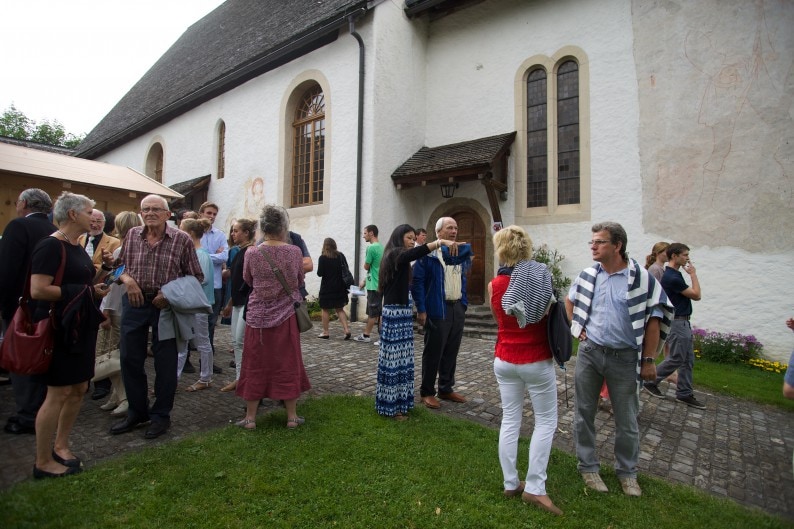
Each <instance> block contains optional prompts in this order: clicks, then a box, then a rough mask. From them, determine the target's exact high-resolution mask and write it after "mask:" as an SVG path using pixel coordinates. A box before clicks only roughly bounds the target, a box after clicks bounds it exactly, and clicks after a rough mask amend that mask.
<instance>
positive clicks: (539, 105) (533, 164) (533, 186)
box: [527, 69, 548, 208]
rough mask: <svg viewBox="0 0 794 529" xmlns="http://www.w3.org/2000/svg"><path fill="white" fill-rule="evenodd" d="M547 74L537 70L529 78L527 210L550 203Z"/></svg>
mask: <svg viewBox="0 0 794 529" xmlns="http://www.w3.org/2000/svg"><path fill="white" fill-rule="evenodd" d="M546 86H547V83H546V71H545V70H543V69H536V70H533V71H531V72H530V73H529V76H528V77H527V207H528V208H537V207H542V206H545V205H546V204H547V191H548V182H547V179H548V163H547V155H548V153H547V149H548V137H547V128H548V125H547V119H548V116H547V112H546V110H547V102H546V95H547V94H546Z"/></svg>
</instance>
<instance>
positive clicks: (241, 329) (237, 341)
mask: <svg viewBox="0 0 794 529" xmlns="http://www.w3.org/2000/svg"><path fill="white" fill-rule="evenodd" d="M244 312H245V305H240V306H233V307H232V345H233V347H234V366H235V369H236V370H237V375H236V376H235V380H240V368H242V367H243V337H244V336H245V320H244V319H243V313H244Z"/></svg>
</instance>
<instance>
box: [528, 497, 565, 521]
mask: <svg viewBox="0 0 794 529" xmlns="http://www.w3.org/2000/svg"><path fill="white" fill-rule="evenodd" d="M521 499H522V500H523V501H524V503H529V504H531V505H534V506H535V507H539V508H541V509H543V510H544V511H546V512H550V513H551V514H554V515H556V516H562V511H561V510H560V509H559V508H557V506H556V505H554V503H552V501H551V498H549V497H548V496H546V495H545V494H544V495H543V496H537V495H535V494H530V493H529V492H525V493H523V494H522V495H521Z"/></svg>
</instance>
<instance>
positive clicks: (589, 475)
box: [582, 472, 609, 492]
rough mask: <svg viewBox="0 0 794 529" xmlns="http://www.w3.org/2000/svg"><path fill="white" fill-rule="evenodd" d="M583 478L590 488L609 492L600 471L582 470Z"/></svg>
mask: <svg viewBox="0 0 794 529" xmlns="http://www.w3.org/2000/svg"><path fill="white" fill-rule="evenodd" d="M582 479H583V480H584V484H585V485H587V488H588V489H593V490H595V491H597V492H609V489H608V488H607V486H606V484H605V483H604V480H603V479H601V476H599V475H598V472H582Z"/></svg>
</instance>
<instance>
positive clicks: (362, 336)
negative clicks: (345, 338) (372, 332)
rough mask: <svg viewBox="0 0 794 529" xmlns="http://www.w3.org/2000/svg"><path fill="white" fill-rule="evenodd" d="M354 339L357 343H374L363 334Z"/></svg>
mask: <svg viewBox="0 0 794 529" xmlns="http://www.w3.org/2000/svg"><path fill="white" fill-rule="evenodd" d="M353 339H354V340H355V341H357V342H364V343H370V342H371V341H372V340H371V339H370V337H369V336H364V335H363V334H359V335H358V336H356V337H355V338H353Z"/></svg>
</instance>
